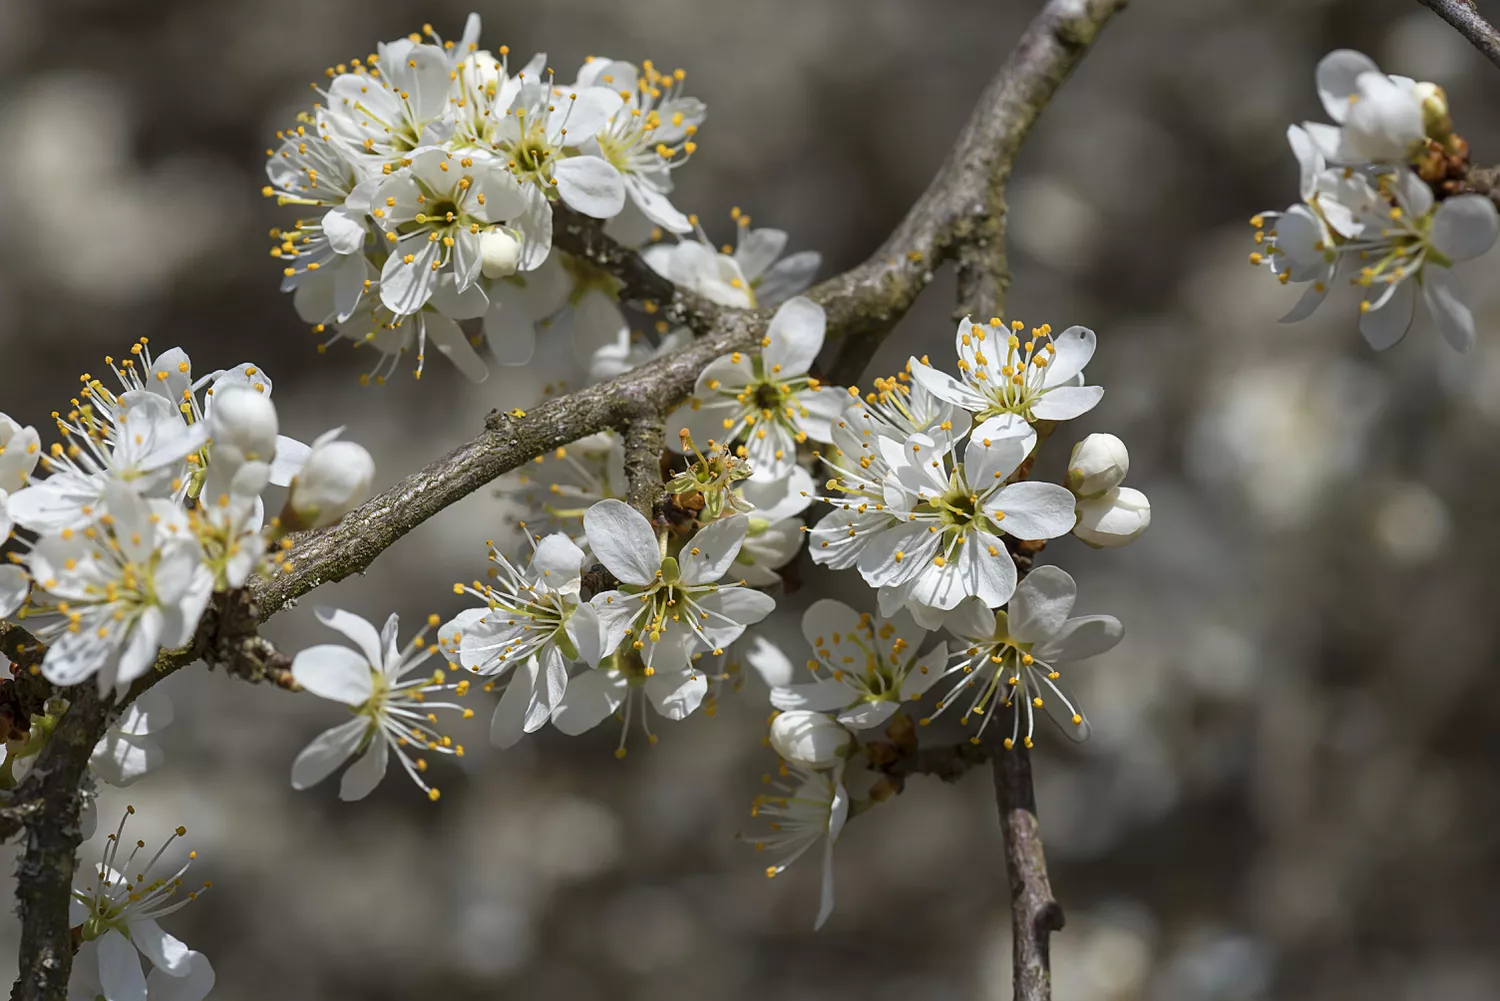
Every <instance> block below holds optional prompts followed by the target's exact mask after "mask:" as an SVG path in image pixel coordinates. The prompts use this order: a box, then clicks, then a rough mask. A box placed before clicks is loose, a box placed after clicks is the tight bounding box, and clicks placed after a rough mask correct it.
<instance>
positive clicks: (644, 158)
mask: <svg viewBox="0 0 1500 1001" xmlns="http://www.w3.org/2000/svg"><path fill="white" fill-rule="evenodd" d="M686 75H687V74H686V73H685V72H684V71H683V70H680V69H679V70H674V71H672V72H671V73H662V72H660V71H659V70H657V68H656V66H655V65H654V64H653V63H652V62H651V60H649V59H647V60H645V61H643V62H642V63H641V68H640V69H639V70H638V69H636V67H635V66H634V65H632V64H631V63H628V62H623V61H621V60H616V59H607V58H603V57H597V56H591V57H589V59H588V61H587V62H585V63H584V64H583V67H582V69H580V70H579V71H578V82H577V84H576V85H575V86H577V87H593V86H600V87H609V88H611V89H613V90H615V91H616V92H617V93H619V95H620V97H621V98H622V99H623V100H624V104H623V105H622V107H621V108H620V109H619V110H618V111H616V112H615V113H614V114H613V115H611V116H610V118H609V121H608V122H607V123H606V124H605V126H604V128H602V129H601V130H600V131H599V132H598V133H597V134H596V135H595V136H594V137H593V141H592V143H589V144H588V148H589V150H591V151H596V152H597V153H598V155H599V156H600V157H601V158H602V159H603V160H604V161H605V162H606V163H608V164H609V165H610V166H611V167H613V168H615V170H617V171H618V172H619V174H620V177H621V179H622V181H623V183H624V185H625V193H626V194H627V195H628V196H629V197H630V200H631V202H632V203H634V205H635V207H636V208H637V209H638V210H640V212H641V214H642V215H644V216H645V217H646V218H647V219H648V220H650V221H651V222H653V223H655V224H656V225H658V226H661V227H662V228H664V229H666V230H669V231H671V232H673V233H686V232H688V231H689V230H691V229H692V228H693V225H692V223H691V222H689V221H688V217H687V216H685V215H683V214H682V213H681V212H680V211H678V210H677V208H676V207H675V206H673V205H672V202H671V200H670V199H669V198H668V195H669V194H670V193H671V191H672V171H673V170H675V169H677V168H678V167H680V166H682V165H683V164H684V163H686V162H687V161H688V159H689V158H690V157H691V156H692V155H693V153H694V152H695V151H696V149H697V144H696V143H695V142H693V136H694V135H696V134H697V131H698V127H699V126H700V125H702V124H703V119H704V117H705V115H706V114H707V109H706V108H704V106H703V102H702V101H699V100H698V99H697V98H693V97H687V96H685V95H684V94H683V93H682V81H683V79H684V78H685V77H686Z"/></svg>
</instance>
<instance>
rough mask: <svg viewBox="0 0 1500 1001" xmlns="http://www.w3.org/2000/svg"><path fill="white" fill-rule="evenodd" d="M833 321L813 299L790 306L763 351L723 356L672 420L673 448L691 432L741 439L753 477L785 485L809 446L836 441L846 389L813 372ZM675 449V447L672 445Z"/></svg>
mask: <svg viewBox="0 0 1500 1001" xmlns="http://www.w3.org/2000/svg"><path fill="white" fill-rule="evenodd" d="M826 324H827V318H826V316H825V315H824V313H823V307H821V306H819V305H818V304H817V303H815V302H813V301H812V300H811V299H804V298H800V297H799V298H796V299H791V300H789V301H787V302H786V303H784V304H783V305H782V306H781V308H779V309H778V310H777V311H776V315H775V316H774V317H772V319H771V323H770V326H769V327H768V328H767V330H766V334H765V337H764V338H762V340H761V345H760V351H758V352H741V351H735V352H733V353H732V354H727V355H723V356H721V357H719V358H716V359H714V360H713V361H712V362H710V363H709V364H708V366H707V367H706V368H704V370H703V371H702V372H701V373H700V374H699V376H698V382H697V385H696V387H695V389H694V391H693V396H692V397H691V398H690V399H689V400H688V402H687V403H685V404H684V405H682V406H680V407H678V408H677V409H676V410H675V411H673V412H672V414H671V415H669V416H668V418H667V440H668V444H669V445H674V443H675V442H676V441H677V440H678V438H679V431H680V429H684V428H685V429H686V430H687V431H688V432H689V433H690V434H691V435H692V436H693V437H694V438H696V439H697V440H698V441H707V442H713V441H721V442H724V443H726V444H728V443H733V442H737V441H740V440H743V441H744V442H745V446H744V447H745V451H744V455H745V457H746V458H747V459H748V460H749V462H750V468H751V470H752V472H751V479H754V480H761V481H764V480H780V479H784V478H785V477H786V476H788V475H789V474H790V473H791V471H792V468H793V467H794V466H795V465H796V461H797V446H798V445H799V444H801V443H803V442H805V441H808V440H812V441H819V442H827V441H831V440H832V439H831V438H830V426H829V424H830V421H832V420H833V418H835V417H837V416H838V414H839V412H840V411H842V410H843V409H844V408H845V407H846V406H847V405H848V403H849V395H848V392H847V391H846V390H844V389H841V388H838V387H835V386H825V385H823V383H822V382H821V381H820V380H818V379H815V378H813V377H811V376H809V375H808V374H807V372H808V369H809V368H810V367H811V366H812V363H813V362H814V361H815V360H816V359H817V356H818V352H819V351H820V350H821V349H822V347H823V333H824V328H825V326H826ZM674 447H675V445H674Z"/></svg>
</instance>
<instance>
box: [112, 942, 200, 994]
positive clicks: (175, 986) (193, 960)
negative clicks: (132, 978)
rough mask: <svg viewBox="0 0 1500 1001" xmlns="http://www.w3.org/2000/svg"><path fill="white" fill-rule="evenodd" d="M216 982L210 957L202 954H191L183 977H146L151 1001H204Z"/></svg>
mask: <svg viewBox="0 0 1500 1001" xmlns="http://www.w3.org/2000/svg"><path fill="white" fill-rule="evenodd" d="M214 980H215V977H214V968H213V967H212V966H211V965H209V962H208V957H207V956H205V955H203V953H201V952H190V953H188V964H187V972H186V973H185V974H183V975H182V976H177V977H174V976H172V975H171V974H167V973H162V972H160V971H159V970H152V971H151V972H150V973H149V974H148V975H147V976H146V993H147V994H148V995H149V996H150V998H151V1001H203V999H204V998H206V997H208V992H209V991H211V990H213V989H214ZM90 1001H92V999H90Z"/></svg>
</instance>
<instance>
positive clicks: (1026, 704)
mask: <svg viewBox="0 0 1500 1001" xmlns="http://www.w3.org/2000/svg"><path fill="white" fill-rule="evenodd" d="M1077 597H1078V588H1077V586H1076V585H1075V584H1074V583H1073V578H1072V577H1070V576H1068V574H1067V573H1066V572H1064V571H1062V570H1060V569H1058V568H1057V567H1052V566H1042V567H1037V568H1036V569H1035V570H1033V571H1032V572H1031V573H1030V574H1028V575H1027V577H1026V579H1025V580H1023V581H1022V582H1021V584H1020V586H1019V587H1017V588H1016V593H1015V596H1014V597H1013V598H1011V600H1010V604H1009V605H1008V606H1007V608H1006V609H1004V610H1002V611H994V610H992V609H990V608H987V607H985V605H984V603H983V602H980V601H977V600H969V601H966V602H964V603H963V604H961V605H960V606H959V607H958V609H957V610H956V611H955V612H954V614H953V615H951V616H949V617H948V619H947V628H948V630H949V631H950V632H952V633H953V635H955V636H957V637H958V638H959V639H960V640H962V641H963V642H965V643H967V644H968V646H967V648H966V649H961V650H959V651H956V652H955V653H954V661H953V664H952V665H951V666H950V667H949V669H948V672H947V675H948V676H956V677H957V678H958V681H957V682H956V683H955V684H954V685H953V686H952V687H951V688H950V689H949V690H948V692H947V693H946V694H945V695H944V696H943V697H942V699H941V700H940V701H939V702H938V704H937V708H936V709H935V710H934V711H933V714H932V717H931V718H936V717H937V716H939V715H941V714H942V713H943V711H944V710H946V709H948V708H949V707H950V706H952V705H953V704H954V703H955V702H956V701H959V700H960V699H961V697H962V696H963V695H964V693H965V692H968V691H970V690H971V689H976V688H977V689H978V690H977V692H976V693H975V695H974V697H973V698H972V699H970V700H968V708H966V709H964V710H963V717H962V719H961V720H960V722H962V723H964V724H967V723H968V721H969V717H970V715H975V716H980V717H981V722H980V725H979V733H981V734H982V733H983V732H984V730H985V727H987V726H989V725H990V721H991V720H993V719H994V718H995V717H996V716H997V715H999V713H998V712H997V711H995V704H996V703H997V702H998V703H999V704H1000V705H1001V706H1003V707H1005V708H1009V709H1011V710H1013V711H1012V713H1011V729H1010V736H1009V737H1006V738H1005V741H1004V744H1005V747H1006V748H1010V747H1013V746H1014V745H1015V744H1016V743H1017V742H1018V741H1019V742H1021V743H1024V744H1025V746H1027V747H1030V746H1031V745H1032V737H1033V735H1034V733H1035V729H1036V712H1035V711H1036V710H1038V709H1045V710H1046V712H1047V714H1048V715H1049V716H1050V717H1051V719H1052V721H1053V722H1054V723H1056V724H1057V726H1058V728H1059V729H1060V730H1062V731H1063V733H1065V734H1067V735H1068V736H1069V737H1070V738H1071V739H1073V740H1087V739H1088V736H1089V724H1088V720H1087V719H1086V718H1085V717H1084V715H1083V711H1082V710H1081V709H1079V708H1078V707H1077V705H1076V704H1075V703H1074V702H1073V700H1072V699H1071V698H1069V697H1068V695H1067V694H1066V693H1065V692H1064V690H1063V688H1062V686H1061V684H1060V681H1061V678H1062V674H1061V672H1060V671H1059V668H1060V667H1062V666H1063V665H1065V664H1068V663H1071V662H1072V661H1075V660H1084V659H1086V658H1088V657H1094V656H1097V655H1098V654H1101V653H1104V652H1105V651H1107V650H1112V649H1113V648H1114V647H1115V645H1116V644H1117V643H1119V642H1120V637H1121V635H1122V633H1123V630H1122V628H1121V626H1120V620H1119V619H1116V618H1115V617H1114V616H1112V615H1085V616H1080V617H1077V618H1069V615H1070V614H1071V613H1072V611H1073V603H1074V601H1075V600H1076V599H1077ZM1023 717H1024V725H1023ZM924 722H925V721H924ZM971 739H973V740H974V742H975V743H978V740H979V738H978V737H977V736H976V737H974V738H971Z"/></svg>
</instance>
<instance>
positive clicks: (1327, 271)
mask: <svg viewBox="0 0 1500 1001" xmlns="http://www.w3.org/2000/svg"><path fill="white" fill-rule="evenodd" d="M1316 76H1317V88H1318V96H1319V97H1320V98H1321V99H1322V102H1323V107H1324V109H1325V110H1326V111H1327V112H1328V117H1329V118H1331V119H1332V120H1333V122H1334V123H1335V124H1332V125H1329V124H1326V123H1321V122H1305V123H1304V124H1302V125H1301V126H1297V125H1293V126H1291V127H1290V128H1289V129H1288V130H1287V139H1288V141H1289V142H1290V143H1291V147H1292V152H1293V153H1294V154H1295V155H1296V158H1297V162H1298V164H1299V166H1300V167H1301V175H1302V176H1301V192H1300V198H1299V201H1298V202H1297V203H1296V204H1294V205H1292V206H1291V207H1290V208H1288V209H1287V210H1286V211H1285V212H1263V213H1261V214H1259V215H1257V216H1255V217H1254V218H1253V219H1251V220H1250V222H1251V225H1253V226H1254V227H1255V230H1256V233H1255V240H1256V243H1258V244H1260V248H1259V249H1257V250H1256V251H1254V252H1252V253H1251V255H1250V261H1251V263H1252V264H1257V265H1265V266H1266V267H1268V268H1270V270H1271V271H1272V273H1273V274H1275V275H1276V277H1277V279H1278V280H1280V281H1281V282H1283V283H1286V282H1295V283H1297V284H1301V285H1306V286H1307V287H1306V290H1305V291H1304V292H1303V293H1302V298H1301V299H1300V300H1299V301H1298V303H1297V304H1296V306H1294V307H1293V308H1292V310H1291V312H1289V313H1287V314H1286V316H1284V317H1282V322H1285V323H1290V322H1295V321H1297V320H1302V319H1305V318H1307V317H1308V316H1310V315H1311V314H1312V313H1313V311H1314V310H1316V309H1317V308H1318V306H1319V305H1320V304H1321V303H1322V302H1323V300H1324V298H1325V297H1326V296H1327V295H1328V293H1329V291H1330V290H1331V288H1332V287H1333V285H1334V283H1335V282H1336V281H1340V280H1343V279H1347V280H1348V281H1349V282H1350V283H1352V284H1353V285H1355V286H1356V287H1358V288H1359V289H1360V290H1361V299H1360V304H1359V309H1360V319H1359V329H1360V332H1361V333H1362V334H1364V336H1365V339H1366V340H1367V341H1369V343H1370V345H1371V346H1372V347H1374V348H1376V349H1377V350H1384V349H1385V348H1388V347H1391V346H1392V345H1394V344H1395V343H1396V342H1398V341H1400V340H1401V338H1402V337H1404V336H1405V335H1406V331H1407V330H1408V329H1409V328H1410V327H1411V324H1412V319H1413V316H1414V315H1415V310H1416V302H1417V298H1418V293H1419V291H1420V296H1421V300H1422V302H1423V303H1424V304H1425V305H1426V308H1427V312H1428V313H1429V314H1430V315H1431V316H1432V319H1433V322H1434V323H1435V324H1436V325H1437V328H1438V330H1439V331H1441V332H1442V335H1443V337H1444V338H1445V339H1446V340H1447V341H1448V343H1449V344H1450V345H1452V346H1453V347H1454V348H1455V349H1456V350H1459V351H1467V350H1468V349H1469V348H1470V347H1471V346H1472V345H1473V343H1474V336H1475V335H1474V317H1473V315H1472V313H1470V311H1469V308H1468V307H1467V306H1466V305H1464V302H1463V299H1462V298H1461V296H1460V295H1459V289H1458V285H1457V282H1456V281H1455V280H1454V277H1453V271H1452V269H1453V266H1454V264H1456V263H1458V262H1460V261H1466V260H1470V259H1472V258H1475V257H1478V256H1480V255H1481V254H1484V253H1486V252H1487V251H1488V250H1489V249H1490V248H1491V247H1492V246H1494V243H1495V238H1496V234H1497V233H1500V216H1497V213H1496V210H1495V206H1494V204H1493V203H1492V202H1491V201H1490V200H1489V198H1487V197H1485V196H1483V195H1477V194H1463V193H1460V192H1459V185H1458V183H1457V179H1458V178H1461V177H1462V174H1463V171H1464V168H1465V166H1466V164H1467V160H1468V144H1467V143H1466V142H1465V141H1464V140H1463V138H1462V137H1461V136H1459V135H1458V134H1457V133H1456V132H1455V131H1454V128H1453V120H1452V118H1451V117H1450V115H1449V109H1448V98H1447V95H1446V94H1444V92H1443V90H1442V88H1441V87H1439V86H1437V85H1436V84H1432V83H1417V82H1416V81H1413V80H1411V79H1409V78H1407V77H1401V76H1388V75H1386V74H1385V73H1382V72H1381V71H1380V69H1379V67H1377V66H1376V65H1375V63H1374V62H1373V61H1372V60H1370V58H1369V57H1368V56H1365V55H1363V54H1361V53H1359V52H1354V51H1351V50H1349V49H1339V50H1337V51H1334V52H1330V53H1329V54H1328V55H1326V56H1324V57H1323V59H1322V61H1321V62H1319V63H1318V69H1317V75H1316Z"/></svg>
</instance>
